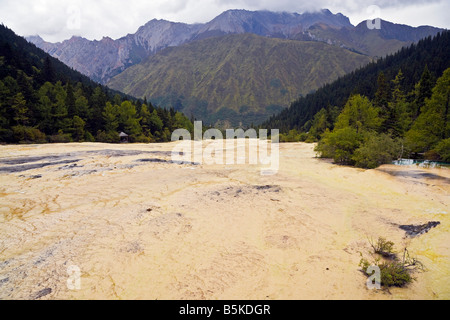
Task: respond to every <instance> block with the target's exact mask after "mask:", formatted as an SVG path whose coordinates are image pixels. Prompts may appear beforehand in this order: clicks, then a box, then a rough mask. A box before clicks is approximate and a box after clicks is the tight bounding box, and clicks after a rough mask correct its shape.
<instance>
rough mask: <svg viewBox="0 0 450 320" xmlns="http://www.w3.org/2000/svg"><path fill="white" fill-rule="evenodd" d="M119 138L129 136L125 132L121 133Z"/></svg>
mask: <svg viewBox="0 0 450 320" xmlns="http://www.w3.org/2000/svg"><path fill="white" fill-rule="evenodd" d="M119 137H121V138H124V137H128V135H127V134H126V133H125V132H121V133H120V134H119Z"/></svg>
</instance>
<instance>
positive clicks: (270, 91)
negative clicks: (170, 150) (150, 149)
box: [28, 10, 441, 125]
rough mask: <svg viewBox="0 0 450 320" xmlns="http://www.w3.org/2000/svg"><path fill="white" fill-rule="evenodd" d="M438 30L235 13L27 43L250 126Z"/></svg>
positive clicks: (166, 101)
mask: <svg viewBox="0 0 450 320" xmlns="http://www.w3.org/2000/svg"><path fill="white" fill-rule="evenodd" d="M439 31H441V29H438V28H433V27H428V26H424V27H418V28H414V27H410V26H405V25H398V24H394V23H391V22H388V21H381V29H380V30H377V29H375V30H370V29H369V28H368V27H367V25H366V22H362V23H360V24H359V25H357V26H353V25H352V24H351V23H350V21H349V19H348V18H347V17H345V16H344V15H342V14H340V13H338V14H333V13H331V12H330V11H329V10H322V11H319V12H313V13H308V12H307V13H303V14H298V13H286V12H283V13H276V12H270V11H247V10H228V11H225V12H224V13H222V14H220V15H219V16H217V17H216V18H214V19H213V20H211V21H210V22H207V23H204V24H186V23H176V22H170V21H165V20H156V19H154V20H151V21H149V22H148V23H147V24H145V25H144V26H142V27H140V28H139V29H138V30H137V32H136V33H135V34H128V35H127V36H125V37H122V38H120V39H117V40H113V39H111V38H109V37H104V38H103V39H102V40H100V41H97V40H94V41H90V40H87V39H84V38H81V37H72V38H71V39H69V40H66V41H63V42H60V43H49V42H45V41H44V40H43V39H42V38H40V37H39V36H33V37H29V38H28V40H29V41H30V42H32V43H34V44H35V45H36V46H38V47H39V48H41V49H43V50H44V51H46V52H47V53H49V54H50V55H52V56H53V57H56V58H58V59H59V60H61V61H63V62H64V63H66V64H67V65H69V66H70V67H72V68H74V69H75V70H78V71H80V72H81V73H83V74H85V75H87V76H89V77H90V78H91V79H93V80H95V81H97V82H100V83H102V84H107V85H108V86H110V87H112V88H114V89H116V90H119V91H122V92H125V93H126V94H130V95H134V96H136V97H138V98H144V97H147V98H148V99H149V100H150V101H152V102H153V103H156V104H158V105H162V106H163V107H175V109H176V110H179V111H183V112H184V113H186V114H188V115H192V116H195V117H197V118H202V119H205V120H208V121H209V123H210V124H216V125H217V123H216V122H217V121H219V122H220V121H221V120H226V121H229V122H231V124H232V125H238V124H240V123H242V122H243V123H244V124H246V125H248V124H250V123H251V122H256V123H260V122H262V121H264V120H265V119H267V118H268V117H269V116H271V115H272V114H273V113H276V112H278V111H280V110H281V109H283V108H286V107H288V106H289V104H290V102H291V101H293V100H295V99H297V98H298V97H299V96H303V95H305V94H307V93H309V92H311V91H314V90H317V89H318V88H320V87H321V86H323V85H324V84H326V83H330V82H332V81H334V80H336V79H337V78H338V77H340V76H343V75H344V74H346V73H348V72H351V71H353V70H355V69H357V68H359V67H361V66H363V65H365V64H367V63H369V62H370V61H372V60H374V59H375V60H376V59H378V58H380V57H384V56H386V55H388V54H392V53H394V52H396V51H398V50H399V49H401V48H402V47H405V46H408V45H410V44H411V43H413V42H417V41H418V40H419V39H421V38H423V37H426V36H430V35H435V34H437V33H438V32H439ZM250 35H251V36H250ZM281 40H283V41H281ZM242 120H243V121H242Z"/></svg>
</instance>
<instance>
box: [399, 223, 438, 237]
mask: <svg viewBox="0 0 450 320" xmlns="http://www.w3.org/2000/svg"><path fill="white" fill-rule="evenodd" d="M440 224H441V223H440V222H439V221H430V222H428V223H425V224H422V225H400V226H398V227H399V228H400V229H402V230H404V231H406V235H407V236H408V237H417V236H420V235H422V234H425V233H427V232H428V231H430V230H431V229H433V228H436V227H437V226H438V225H440Z"/></svg>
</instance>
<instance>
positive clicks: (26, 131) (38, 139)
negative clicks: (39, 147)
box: [12, 126, 47, 143]
mask: <svg viewBox="0 0 450 320" xmlns="http://www.w3.org/2000/svg"><path fill="white" fill-rule="evenodd" d="M12 131H13V136H14V140H15V141H17V142H19V143H46V142H47V141H46V137H45V134H44V133H42V132H41V131H40V130H39V129H36V128H32V127H26V126H15V127H12Z"/></svg>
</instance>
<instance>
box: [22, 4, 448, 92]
mask: <svg viewBox="0 0 450 320" xmlns="http://www.w3.org/2000/svg"><path fill="white" fill-rule="evenodd" d="M371 31H372V30H369V29H367V28H366V27H365V22H363V23H361V24H360V25H358V26H356V27H355V26H353V25H352V24H351V23H350V20H349V19H348V18H347V17H345V16H344V15H342V14H340V13H338V14H333V13H331V12H330V11H329V10H326V9H325V10H322V11H320V12H313V13H309V12H306V13H303V14H298V13H285V12H284V13H276V12H270V11H247V10H228V11H225V12H224V13H222V14H220V15H219V16H217V17H216V18H214V19H213V20H211V21H210V22H207V23H204V24H186V23H179V22H170V21H166V20H156V19H153V20H151V21H149V22H148V23H146V24H145V25H143V26H141V27H140V28H139V29H138V30H137V32H136V33H134V34H128V35H126V36H124V37H122V38H120V39H117V40H113V39H111V38H109V37H104V38H103V39H101V40H99V41H98V40H94V41H90V40H87V39H85V38H82V37H76V36H74V37H72V38H71V39H69V40H65V41H63V42H58V43H50V42H46V41H44V40H43V39H42V38H41V37H39V36H30V37H28V38H27V40H28V41H30V42H32V43H34V44H35V45H36V46H37V47H39V48H41V49H43V50H44V51H45V52H47V53H49V54H50V55H52V56H53V57H55V58H58V59H59V60H61V61H62V62H64V63H65V64H67V65H68V66H70V67H72V68H74V69H75V70H77V71H80V72H81V73H83V74H85V75H87V76H89V77H90V78H91V79H93V80H95V81H97V82H100V83H102V84H106V83H107V82H108V81H109V80H110V79H111V78H113V77H114V76H115V75H117V74H119V73H121V72H123V71H124V70H125V69H127V68H128V67H130V66H132V65H135V64H138V63H140V62H141V61H142V60H144V59H145V58H147V57H148V56H151V55H153V54H155V53H157V52H159V51H161V50H162V49H164V48H167V47H172V46H179V45H181V44H184V43H187V42H191V41H194V40H199V39H204V38H208V37H213V36H221V35H226V34H242V33H252V34H256V35H260V36H265V37H271V38H282V39H293V40H313V41H323V42H327V43H329V44H334V45H337V46H342V47H346V48H348V49H351V50H355V51H357V52H360V53H363V54H367V55H369V56H384V55H386V54H389V53H394V52H395V51H397V50H398V49H400V48H401V47H403V46H406V45H408V44H410V43H411V42H415V41H418V40H419V39H421V38H423V37H425V36H428V35H435V34H436V33H437V32H439V31H440V29H438V28H433V27H419V28H413V27H409V26H405V25H397V24H393V23H390V22H387V21H383V22H382V28H381V30H373V32H371ZM368 34H371V35H372V38H373V39H370V40H366V41H364V39H365V37H367V35H368Z"/></svg>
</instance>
